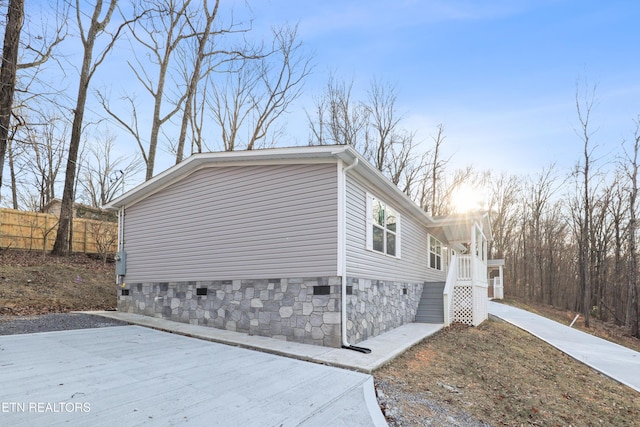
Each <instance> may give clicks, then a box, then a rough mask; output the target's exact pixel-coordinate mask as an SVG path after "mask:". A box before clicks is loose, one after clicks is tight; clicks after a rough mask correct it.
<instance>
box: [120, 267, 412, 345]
mask: <svg viewBox="0 0 640 427" xmlns="http://www.w3.org/2000/svg"><path fill="white" fill-rule="evenodd" d="M347 285H348V292H347V313H348V318H347V336H348V339H349V343H350V344H356V343H358V342H360V341H363V340H366V339H368V338H371V337H374V336H376V335H379V334H381V333H384V332H386V331H389V330H391V329H393V328H396V327H398V326H401V325H403V324H405V323H412V322H413V321H414V319H415V314H416V310H417V307H418V304H419V302H420V296H421V295H422V287H423V284H422V283H417V284H416V283H402V282H387V281H379V280H371V279H362V278H349V279H348V281H347ZM118 310H119V311H123V312H129V313H136V314H143V315H147V316H152V317H158V318H164V319H168V320H173V321H177V322H183V323H190V324H194V325H202V326H211V327H214V328H218V329H226V330H229V331H235V332H245V333H248V334H251V335H260V336H266V337H271V338H277V339H282V340H288V341H295V342H300V343H305V344H315V345H322V346H327V347H340V346H341V344H342V342H341V341H342V340H341V314H340V313H341V278H340V277H319V278H317V277H316V278H288V279H257V280H221V281H220V280H219V281H197V282H159V283H127V284H125V285H124V287H119V291H118Z"/></svg>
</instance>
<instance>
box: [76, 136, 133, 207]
mask: <svg viewBox="0 0 640 427" xmlns="http://www.w3.org/2000/svg"><path fill="white" fill-rule="evenodd" d="M115 139H116V137H115V136H114V135H112V134H110V133H108V132H107V133H105V134H103V135H100V136H99V137H98V138H97V139H96V140H95V141H93V142H92V143H91V144H90V145H89V148H88V155H87V158H85V159H84V162H83V164H81V166H80V179H79V180H78V182H79V185H80V187H81V188H82V190H83V191H82V194H81V195H80V198H81V200H83V201H84V203H85V204H87V205H89V206H92V207H96V208H100V207H102V206H103V205H105V204H107V203H109V202H110V201H111V200H112V199H114V198H115V197H116V196H117V194H118V193H119V192H124V188H125V179H126V178H128V177H131V176H133V175H135V174H137V173H138V172H140V171H141V170H142V169H143V167H142V163H141V162H140V158H139V157H138V156H133V157H127V156H118V157H115V158H114V150H115V146H114V141H115Z"/></svg>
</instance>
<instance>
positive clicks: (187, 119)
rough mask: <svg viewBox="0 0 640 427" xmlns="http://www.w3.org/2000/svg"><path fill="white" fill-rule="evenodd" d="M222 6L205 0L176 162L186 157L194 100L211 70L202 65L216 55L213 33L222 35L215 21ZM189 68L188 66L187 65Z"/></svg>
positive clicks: (189, 78)
mask: <svg viewBox="0 0 640 427" xmlns="http://www.w3.org/2000/svg"><path fill="white" fill-rule="evenodd" d="M219 6H220V1H219V0H215V1H214V2H213V7H212V8H211V9H210V8H209V2H208V0H204V2H203V7H202V10H203V11H204V28H203V29H202V30H201V31H198V32H197V33H196V35H195V38H196V52H195V55H194V58H193V61H192V62H193V64H192V66H193V70H192V71H191V73H189V72H188V71H187V72H186V73H185V74H186V76H185V77H186V82H187V87H186V92H185V95H186V97H185V101H184V108H183V110H182V121H181V124H180V136H179V137H178V144H177V147H176V163H180V162H181V161H182V159H183V157H184V145H185V141H186V139H187V129H188V127H189V125H190V124H192V115H193V113H194V106H196V105H197V104H195V102H194V100H195V98H196V93H197V90H198V85H199V83H200V81H201V80H202V79H203V78H204V77H205V76H206V75H208V73H209V72H210V71H211V68H209V69H207V70H205V71H204V73H203V71H202V66H203V63H204V62H205V60H206V59H207V58H208V57H209V56H211V55H214V54H215V53H216V52H215V51H211V49H209V47H208V46H209V45H210V44H211V39H212V38H213V37H212V36H213V35H220V33H221V32H222V31H220V32H218V31H216V30H215V28H214V25H213V24H214V22H215V20H216V17H217V16H218V8H219ZM191 27H192V28H193V29H194V30H195V27H196V26H195V25H193V24H191ZM187 68H188V67H187Z"/></svg>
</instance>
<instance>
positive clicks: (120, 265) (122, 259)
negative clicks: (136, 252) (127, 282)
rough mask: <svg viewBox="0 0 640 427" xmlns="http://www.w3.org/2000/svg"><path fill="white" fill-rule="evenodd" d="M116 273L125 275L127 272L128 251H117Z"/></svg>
mask: <svg viewBox="0 0 640 427" xmlns="http://www.w3.org/2000/svg"><path fill="white" fill-rule="evenodd" d="M115 260H116V275H117V276H124V275H125V274H127V253H126V252H116V258H115Z"/></svg>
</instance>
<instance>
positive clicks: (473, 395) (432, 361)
mask: <svg viewBox="0 0 640 427" xmlns="http://www.w3.org/2000/svg"><path fill="white" fill-rule="evenodd" d="M375 377H376V380H378V381H384V382H385V383H388V384H391V385H392V386H393V387H397V389H398V391H401V392H402V393H413V394H416V395H422V396H427V397H428V398H429V399H433V400H436V401H439V402H444V403H445V404H446V405H448V406H449V407H450V408H451V410H452V411H465V412H468V413H471V414H472V415H474V416H475V417H476V418H478V419H479V420H481V421H484V422H486V423H489V424H491V425H507V426H519V425H545V426H569V425H574V426H592V425H603V426H624V425H638V423H639V421H638V420H640V393H637V392H636V391H634V390H632V389H630V388H628V387H626V386H623V385H621V384H619V383H617V382H615V381H613V380H611V379H609V378H608V377H605V376H603V375H601V374H599V373H597V372H595V371H594V370H592V369H591V368H589V367H587V366H586V365H583V364H581V363H579V362H577V361H575V360H574V359H572V358H571V357H569V356H567V355H565V354H564V353H562V352H560V351H558V350H556V349H555V348H553V347H551V346H549V345H547V344H546V343H544V342H542V341H540V340H538V339H537V338H535V337H533V336H531V335H529V334H528V333H526V332H523V331H521V330H520V329H518V328H516V327H514V326H511V325H509V324H507V323H504V322H501V321H498V320H489V321H487V322H484V323H483V324H482V325H480V326H479V327H477V328H472V327H466V326H462V325H455V326H453V327H451V328H448V329H445V330H442V331H441V332H439V333H437V334H436V335H434V336H432V337H430V338H428V339H427V340H425V341H424V342H422V343H421V344H419V345H417V346H415V347H414V348H412V349H411V350H409V351H408V352H406V353H405V354H403V355H402V356H401V357H399V358H398V359H396V360H395V361H394V362H392V363H391V364H390V365H389V366H387V367H385V368H383V369H381V370H379V371H377V372H376V373H375ZM415 400H419V399H415ZM407 401H410V399H407ZM409 406H410V405H409ZM400 409H401V412H403V413H404V412H413V414H414V416H415V412H416V411H417V412H419V411H420V408H415V407H407V408H400ZM414 419H415V417H414ZM390 421H391V423H392V424H393V423H394V422H395V421H397V420H390ZM427 422H428V419H427V418H425V419H424V423H425V424H426V423H427Z"/></svg>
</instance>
